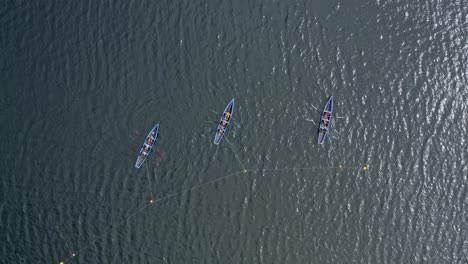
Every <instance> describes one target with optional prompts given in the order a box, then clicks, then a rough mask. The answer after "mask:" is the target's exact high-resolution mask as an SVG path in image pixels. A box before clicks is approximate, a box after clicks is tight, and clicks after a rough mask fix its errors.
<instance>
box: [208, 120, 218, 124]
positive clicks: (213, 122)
mask: <svg viewBox="0 0 468 264" xmlns="http://www.w3.org/2000/svg"><path fill="white" fill-rule="evenodd" d="M205 122H207V123H210V124H218V122H215V121H209V120H205Z"/></svg>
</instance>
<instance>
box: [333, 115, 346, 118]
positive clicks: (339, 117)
mask: <svg viewBox="0 0 468 264" xmlns="http://www.w3.org/2000/svg"><path fill="white" fill-rule="evenodd" d="M335 117H336V118H346V117H342V116H338V115H337V114H335Z"/></svg>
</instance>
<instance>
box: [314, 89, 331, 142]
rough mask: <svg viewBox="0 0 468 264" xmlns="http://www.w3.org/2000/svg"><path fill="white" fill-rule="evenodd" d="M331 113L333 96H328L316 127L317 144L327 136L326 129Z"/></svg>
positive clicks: (327, 128) (328, 125) (328, 126)
mask: <svg viewBox="0 0 468 264" xmlns="http://www.w3.org/2000/svg"><path fill="white" fill-rule="evenodd" d="M332 114H333V96H330V98H329V99H328V101H327V103H326V104H325V107H323V112H322V115H321V116H320V126H319V129H318V138H317V141H318V143H319V144H323V143H324V142H325V138H326V137H327V134H328V130H329V129H330V122H331V117H332Z"/></svg>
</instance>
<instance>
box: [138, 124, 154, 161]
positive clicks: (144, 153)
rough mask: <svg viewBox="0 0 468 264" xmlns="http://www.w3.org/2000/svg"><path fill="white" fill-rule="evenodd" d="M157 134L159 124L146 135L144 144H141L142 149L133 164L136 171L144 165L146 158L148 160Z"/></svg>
mask: <svg viewBox="0 0 468 264" xmlns="http://www.w3.org/2000/svg"><path fill="white" fill-rule="evenodd" d="M158 133H159V123H157V124H156V125H155V126H154V127H153V129H151V131H150V132H149V133H148V136H146V139H145V142H144V143H143V147H142V148H141V150H140V154H138V158H137V160H136V163H135V167H136V168H137V169H139V168H141V166H142V165H143V163H145V160H146V158H148V156H149V154H150V152H151V150H152V149H153V146H154V144H155V143H156V140H157V139H158Z"/></svg>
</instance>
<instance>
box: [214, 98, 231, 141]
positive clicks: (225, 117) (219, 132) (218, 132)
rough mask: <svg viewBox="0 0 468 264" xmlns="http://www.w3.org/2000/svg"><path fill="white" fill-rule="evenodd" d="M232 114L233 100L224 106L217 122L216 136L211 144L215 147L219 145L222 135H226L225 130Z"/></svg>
mask: <svg viewBox="0 0 468 264" xmlns="http://www.w3.org/2000/svg"><path fill="white" fill-rule="evenodd" d="M233 112H234V98H232V100H231V101H230V102H229V104H228V105H227V106H226V109H224V112H223V115H222V116H221V120H220V121H219V124H218V128H217V129H216V135H215V138H214V142H213V143H214V144H215V145H219V143H220V142H221V140H222V139H223V137H224V134H226V130H227V127H228V125H229V122H230V121H231V118H232V114H233Z"/></svg>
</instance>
